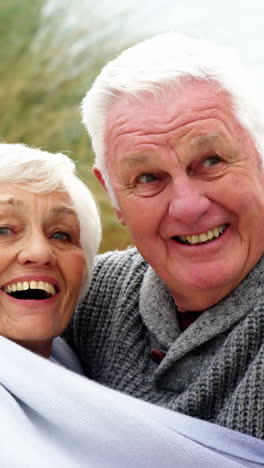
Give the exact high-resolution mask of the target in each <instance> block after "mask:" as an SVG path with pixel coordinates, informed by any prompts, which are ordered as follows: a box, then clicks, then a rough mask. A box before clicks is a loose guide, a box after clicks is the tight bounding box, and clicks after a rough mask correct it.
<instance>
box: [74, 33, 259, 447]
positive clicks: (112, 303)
mask: <svg viewBox="0 0 264 468" xmlns="http://www.w3.org/2000/svg"><path fill="white" fill-rule="evenodd" d="M262 88H263V86H262ZM257 89H258V88H257V85H256V84H255V83H254V82H253V83H252V82H251V81H250V80H249V78H248V75H247V71H246V70H245V69H244V68H243V67H242V66H241V64H240V62H239V61H238V59H237V57H236V56H235V55H234V54H233V53H232V52H230V51H229V50H227V49H223V48H221V47H217V46H213V45H211V44H208V43H207V42H204V41H201V40H197V39H192V38H188V37H183V36H179V35H177V34H176V33H168V34H162V35H159V36H156V37H154V38H152V39H149V40H147V41H143V42H141V43H139V44H137V45H135V46H134V47H132V48H130V49H128V50H126V51H124V52H123V53H122V54H121V55H120V56H119V57H118V58H117V59H115V60H113V61H111V62H110V63H109V64H107V65H106V66H105V68H104V69H103V70H102V72H101V73H100V75H99V76H98V78H97V79H96V81H95V83H94V85H93V86H92V88H91V89H90V91H89V92H88V93H87V96H86V97H85V99H84V101H83V120H84V122H85V124H86V126H87V128H88V131H89V133H90V135H91V137H92V143H93V147H94V150H95V154H96V161H95V169H94V172H95V175H96V176H97V178H98V179H99V181H100V183H101V184H102V185H103V186H104V188H105V189H106V190H107V191H108V193H109V195H110V197H111V200H112V203H113V206H114V209H115V211H116V214H117V216H118V218H119V219H120V221H121V222H122V223H123V224H124V225H126V226H127V227H128V229H129V231H130V233H131V235H132V237H133V239H134V243H135V245H136V248H135V249H128V250H127V251H125V252H112V253H108V254H105V255H103V256H99V258H98V261H97V264H96V267H95V270H94V277H93V278H94V279H93V281H92V285H91V289H90V291H89V295H88V296H87V297H86V299H85V301H84V302H83V304H82V306H81V308H80V309H79V312H77V315H76V317H75V320H74V322H72V324H71V327H70V328H69V330H68V335H67V336H68V340H69V342H70V343H72V345H73V346H74V347H75V349H76V351H77V353H78V355H79V357H80V358H81V360H82V364H83V366H84V370H85V373H86V375H88V376H89V377H91V378H94V379H96V380H97V381H98V382H100V383H103V384H105V385H107V386H110V387H112V388H114V389H117V390H120V391H123V392H126V393H129V394H130V395H133V396H136V397H139V398H142V399H144V400H147V401H149V402H152V403H155V404H158V405H161V406H164V407H167V408H170V409H172V410H175V411H179V412H181V413H184V414H187V415H190V416H194V417H196V418H200V419H202V420H206V421H211V422H213V423H215V424H216V425H221V426H224V427H228V428H230V429H234V430H236V431H238V432H243V433H246V434H250V435H252V436H255V437H257V438H259V439H264V412H263V401H264V299H263V281H264V259H263V253H264V223H263V220H264V171H263V163H262V161H263V158H264V113H263V103H262V99H261V94H260V91H257Z"/></svg>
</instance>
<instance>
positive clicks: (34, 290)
mask: <svg viewBox="0 0 264 468" xmlns="http://www.w3.org/2000/svg"><path fill="white" fill-rule="evenodd" d="M2 289H3V291H4V292H5V293H7V294H9V295H10V296H12V297H14V298H16V299H24V300H25V299H31V300H36V299H38V300H43V299H49V298H50V297H52V296H54V295H55V294H56V292H57V291H56V289H55V287H54V286H53V284H51V283H48V282H47V281H34V280H32V281H18V282H16V283H10V284H8V285H7V286H3V288H2Z"/></svg>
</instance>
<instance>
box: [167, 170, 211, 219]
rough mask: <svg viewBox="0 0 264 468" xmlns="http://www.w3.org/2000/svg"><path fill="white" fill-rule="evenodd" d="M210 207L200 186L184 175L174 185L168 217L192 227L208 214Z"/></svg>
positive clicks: (209, 202)
mask: <svg viewBox="0 0 264 468" xmlns="http://www.w3.org/2000/svg"><path fill="white" fill-rule="evenodd" d="M210 206H211V201H210V200H209V198H207V196H206V195H205V194H204V191H203V190H202V186H201V184H198V183H197V181H195V180H191V179H190V178H189V177H188V176H187V175H186V176H184V177H183V178H182V179H181V180H177V182H175V184H174V187H173V194H172V196H171V199H170V201H169V208H168V215H169V216H170V217H172V218H174V219H176V220H177V221H179V222H181V223H183V224H186V225H193V224H195V223H197V222H198V221H199V220H200V218H201V217H202V216H203V215H204V214H205V213H207V212H208V210H209V208H210Z"/></svg>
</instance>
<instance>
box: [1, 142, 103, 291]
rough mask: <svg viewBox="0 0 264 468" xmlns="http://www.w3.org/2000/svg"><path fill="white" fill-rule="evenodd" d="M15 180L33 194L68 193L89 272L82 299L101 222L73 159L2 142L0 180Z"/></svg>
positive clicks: (3, 181)
mask: <svg viewBox="0 0 264 468" xmlns="http://www.w3.org/2000/svg"><path fill="white" fill-rule="evenodd" d="M1 182H2V183H14V184H18V185H19V186H21V187H22V188H23V189H25V190H27V191H29V192H32V193H39V194H44V193H50V192H53V191H60V192H65V193H67V194H68V196H69V197H70V199H71V201H72V203H73V208H74V210H75V211H76V213H77V216H78V219H79V222H80V243H81V247H82V249H83V251H84V254H85V260H86V273H85V277H84V279H83V283H82V287H81V291H80V299H81V298H82V297H83V296H84V295H85V293H86V292H87V290H88V287H89V285H90V280H91V272H92V268H93V262H94V257H95V255H96V252H97V249H98V246H99V244H100V241H101V223H100V218H99V214H98V210H97V207H96V203H95V201H94V199H93V197H92V194H91V192H90V191H89V189H88V188H87V187H86V185H85V184H84V183H83V182H82V181H81V180H80V179H79V177H77V175H76V169H75V164H74V162H73V161H72V160H71V159H70V158H68V157H67V156H66V155H64V154H61V153H56V154H54V153H48V152H47V151H41V150H39V149H37V148H30V147H28V146H25V145H23V144H8V143H0V183H1Z"/></svg>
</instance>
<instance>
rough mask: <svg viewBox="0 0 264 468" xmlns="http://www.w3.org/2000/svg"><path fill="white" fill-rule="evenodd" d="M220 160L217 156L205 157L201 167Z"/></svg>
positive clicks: (212, 164) (214, 163)
mask: <svg viewBox="0 0 264 468" xmlns="http://www.w3.org/2000/svg"><path fill="white" fill-rule="evenodd" d="M220 162H221V158H220V157H219V156H211V157H210V158H206V159H205V160H204V161H203V167H205V168H207V167H211V166H215V165H216V164H218V163H220Z"/></svg>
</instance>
